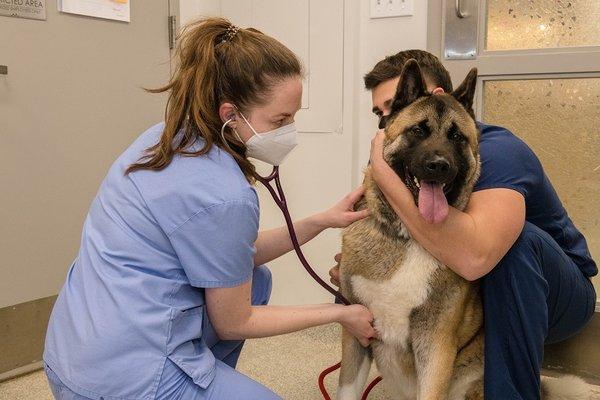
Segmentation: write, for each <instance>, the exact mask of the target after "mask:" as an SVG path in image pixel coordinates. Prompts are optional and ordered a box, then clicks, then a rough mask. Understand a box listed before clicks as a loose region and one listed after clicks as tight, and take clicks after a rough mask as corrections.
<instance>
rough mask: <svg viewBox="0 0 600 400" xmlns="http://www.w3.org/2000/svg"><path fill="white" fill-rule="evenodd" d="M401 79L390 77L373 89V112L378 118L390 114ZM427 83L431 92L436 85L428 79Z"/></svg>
mask: <svg viewBox="0 0 600 400" xmlns="http://www.w3.org/2000/svg"><path fill="white" fill-rule="evenodd" d="M399 81H400V77H399V76H398V77H396V78H392V79H388V80H387V81H383V82H381V83H380V84H379V85H377V86H375V87H374V88H373V90H372V91H371V102H372V103H373V114H375V115H377V118H379V119H381V117H384V116H386V115H390V109H391V106H392V101H394V95H395V94H396V87H397V86H398V82H399ZM425 84H426V85H427V91H428V92H430V93H431V92H432V91H433V90H434V89H435V85H432V84H431V83H429V82H427V79H425Z"/></svg>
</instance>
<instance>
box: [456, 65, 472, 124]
mask: <svg viewBox="0 0 600 400" xmlns="http://www.w3.org/2000/svg"><path fill="white" fill-rule="evenodd" d="M475 86H477V68H472V69H471V70H470V71H469V73H468V74H467V77H466V78H465V80H464V81H463V82H462V83H461V84H460V86H459V87H457V88H456V90H454V91H453V92H452V96H453V97H454V98H455V99H456V100H457V101H458V102H459V103H460V104H462V106H463V107H464V108H465V110H467V111H468V112H469V114H471V115H474V112H473V98H474V97H475Z"/></svg>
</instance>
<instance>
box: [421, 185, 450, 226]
mask: <svg viewBox="0 0 600 400" xmlns="http://www.w3.org/2000/svg"><path fill="white" fill-rule="evenodd" d="M419 212H420V213H421V216H422V217H423V218H424V219H425V221H427V222H428V223H430V224H437V223H440V222H442V221H443V220H444V219H446V217H447V216H448V201H447V200H446V196H445V195H444V190H443V189H442V185H439V184H433V183H429V182H421V189H420V190H419Z"/></svg>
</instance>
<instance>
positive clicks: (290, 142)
mask: <svg viewBox="0 0 600 400" xmlns="http://www.w3.org/2000/svg"><path fill="white" fill-rule="evenodd" d="M240 115H241V116H242V118H243V119H244V121H246V124H248V126H249V127H250V129H252V132H254V136H252V137H251V138H250V139H248V141H247V142H246V148H247V153H246V155H247V156H248V157H252V158H256V159H257V160H260V161H264V162H266V163H268V164H271V165H274V166H276V165H280V164H281V163H282V162H283V160H284V159H285V158H286V157H287V155H288V154H290V152H291V151H292V150H293V149H294V147H296V145H297V144H298V140H297V134H298V130H297V129H296V125H295V124H294V123H293V122H292V123H291V124H288V125H284V126H282V127H280V128H277V129H273V130H272V131H268V132H264V133H260V134H259V133H258V132H256V130H255V129H254V128H253V127H252V125H250V123H249V122H248V120H247V119H246V117H244V114H242V113H240ZM236 133H237V132H236Z"/></svg>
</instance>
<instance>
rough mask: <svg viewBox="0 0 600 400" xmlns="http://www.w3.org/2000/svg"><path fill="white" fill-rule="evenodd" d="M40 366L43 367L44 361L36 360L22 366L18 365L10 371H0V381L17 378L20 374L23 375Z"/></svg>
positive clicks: (38, 368)
mask: <svg viewBox="0 0 600 400" xmlns="http://www.w3.org/2000/svg"><path fill="white" fill-rule="evenodd" d="M42 368H44V362H43V361H36V362H34V363H33V364H29V365H25V366H23V367H19V368H16V369H13V370H11V371H8V372H3V373H1V374H0V382H2V381H7V380H9V379H13V378H17V377H19V376H21V375H25V374H28V373H30V372H33V371H37V370H40V369H42Z"/></svg>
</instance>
